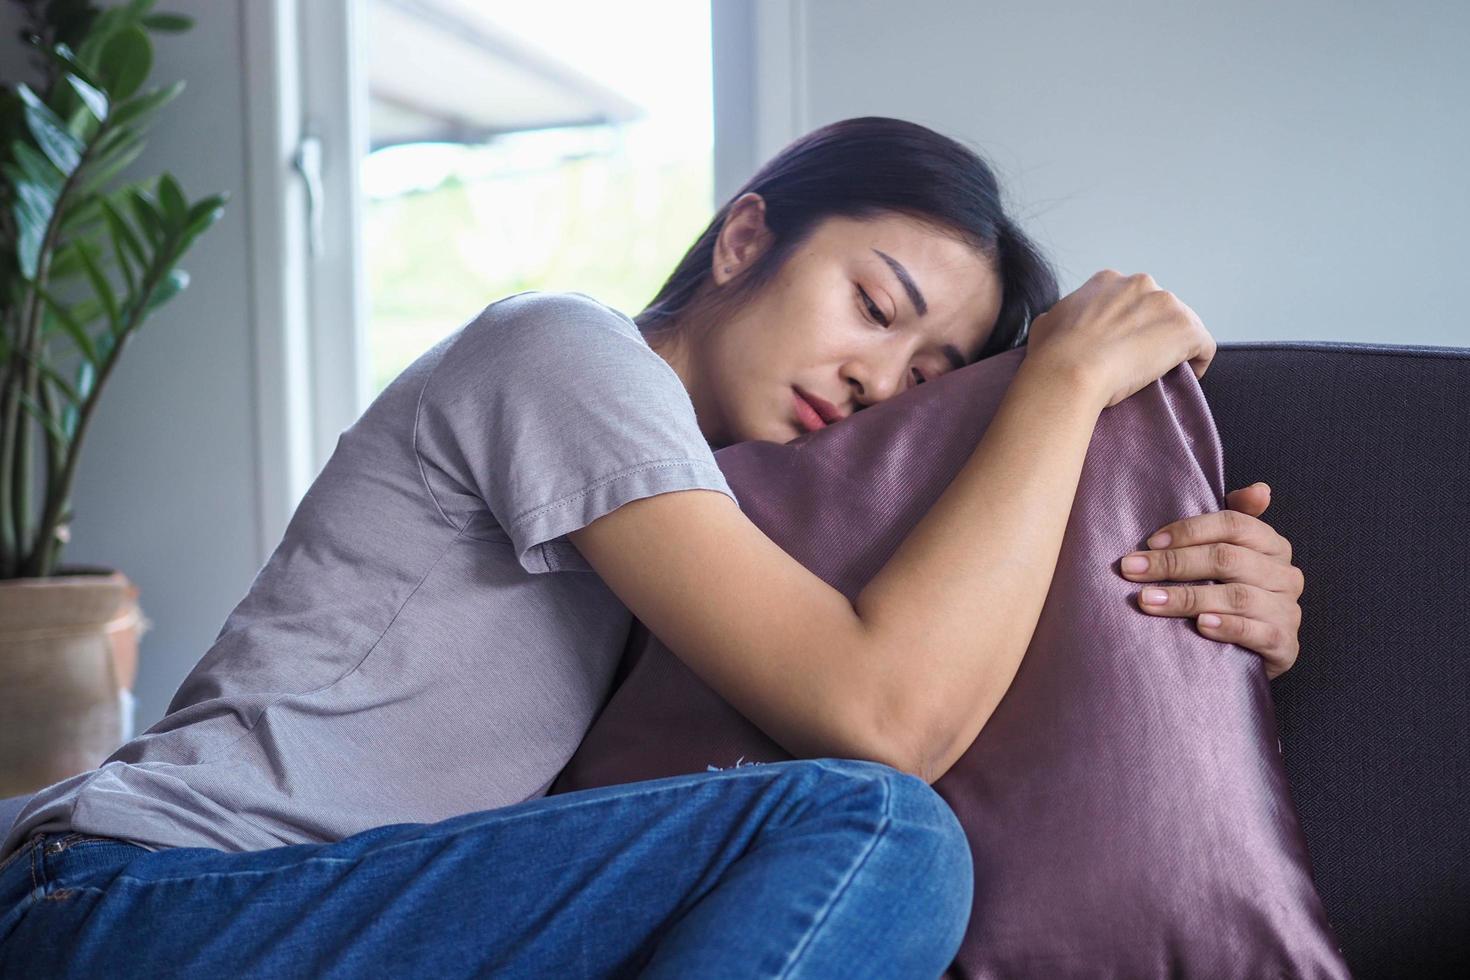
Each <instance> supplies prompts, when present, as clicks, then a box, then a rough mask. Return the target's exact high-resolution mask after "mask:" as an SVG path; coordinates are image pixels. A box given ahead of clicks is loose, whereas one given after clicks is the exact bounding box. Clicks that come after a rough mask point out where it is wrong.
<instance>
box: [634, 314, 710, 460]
mask: <svg viewBox="0 0 1470 980" xmlns="http://www.w3.org/2000/svg"><path fill="white" fill-rule="evenodd" d="M659 333H660V336H659V337H658V338H657V339H655V338H649V339H648V346H649V347H651V348H653V352H654V353H655V354H657V355H658V356H659V357H662V358H663V359H664V361H665V362H667V363H668V365H669V367H671V368H673V369H674V373H675V374H677V375H678V376H679V380H680V381H681V382H682V383H683V385H684V390H685V391H687V392H688V393H689V400H690V402H692V403H693V405H694V415H695V418H696V419H697V420H698V422H699V431H700V433H701V434H702V435H703V436H704V439H705V441H706V442H708V443H709V444H710V445H711V446H712V447H714V448H719V447H718V442H719V437H718V435H717V434H716V431H715V424H716V413H715V407H714V406H713V405H711V404H709V403H708V401H707V399H706V395H705V393H706V392H707V391H708V388H707V387H706V386H705V385H703V384H701V383H700V370H699V367H698V365H697V363H696V359H695V358H694V356H693V352H692V351H691V350H690V348H689V344H688V343H687V342H686V338H685V336H684V331H680V330H678V329H677V328H675V329H672V330H663V331H659Z"/></svg>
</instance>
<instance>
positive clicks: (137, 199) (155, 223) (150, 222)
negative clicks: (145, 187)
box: [128, 187, 163, 246]
mask: <svg viewBox="0 0 1470 980" xmlns="http://www.w3.org/2000/svg"><path fill="white" fill-rule="evenodd" d="M128 204H130V205H132V208H133V214H134V215H136V216H137V218H138V225H139V227H141V228H142V229H143V234H144V235H146V236H147V237H148V241H149V242H150V243H151V244H153V245H155V246H156V245H158V244H159V243H160V242H162V241H163V215H161V214H159V212H158V206H157V205H155V204H154V203H153V202H152V201H150V200H149V199H148V195H147V194H145V193H143V192H142V191H141V190H138V189H137V188H136V187H130V188H128Z"/></svg>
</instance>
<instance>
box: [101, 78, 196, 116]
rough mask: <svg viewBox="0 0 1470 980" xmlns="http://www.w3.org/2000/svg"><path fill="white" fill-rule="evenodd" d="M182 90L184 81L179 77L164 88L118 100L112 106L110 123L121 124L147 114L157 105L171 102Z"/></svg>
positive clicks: (156, 107)
mask: <svg viewBox="0 0 1470 980" xmlns="http://www.w3.org/2000/svg"><path fill="white" fill-rule="evenodd" d="M183 90H184V81H183V79H179V80H178V81H177V82H174V83H173V84H172V85H169V86H167V87H166V88H155V89H149V90H148V91H147V92H145V93H144V94H142V95H139V96H135V97H134V98H131V99H128V100H127V101H126V102H118V103H117V104H115V105H114V106H113V108H112V124H113V125H114V126H121V125H123V124H124V123H127V122H131V121H132V120H134V119H136V118H139V117H141V116H144V115H147V114H148V113H150V112H153V111H154V110H156V109H158V108H159V107H161V106H164V105H166V104H168V103H169V102H172V101H173V100H174V98H175V97H176V96H177V95H178V94H179V93H180V92H182V91H183ZM114 101H116V100H114Z"/></svg>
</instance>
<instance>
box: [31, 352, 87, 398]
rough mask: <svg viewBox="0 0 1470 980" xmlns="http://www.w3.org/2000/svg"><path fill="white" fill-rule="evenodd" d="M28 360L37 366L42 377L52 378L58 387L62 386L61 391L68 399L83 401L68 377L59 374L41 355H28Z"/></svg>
mask: <svg viewBox="0 0 1470 980" xmlns="http://www.w3.org/2000/svg"><path fill="white" fill-rule="evenodd" d="M26 360H27V361H29V362H30V363H32V364H34V365H35V366H36V370H37V371H38V372H40V375H41V377H43V378H46V379H48V380H50V381H51V382H52V383H53V384H55V385H56V387H57V388H60V389H61V393H62V394H63V395H65V396H66V398H67V400H68V401H71V402H78V401H81V399H80V398H78V397H77V393H76V390H75V389H73V388H72V386H71V385H69V384H67V383H66V379H65V378H63V377H62V376H61V375H60V374H58V373H57V371H56V369H55V368H53V367H52V366H51V365H49V364H47V363H46V362H45V361H43V360H42V359H41V358H40V357H37V356H36V355H34V354H29V355H27V356H26Z"/></svg>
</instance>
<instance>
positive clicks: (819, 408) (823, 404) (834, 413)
mask: <svg viewBox="0 0 1470 980" xmlns="http://www.w3.org/2000/svg"><path fill="white" fill-rule="evenodd" d="M795 390H796V393H797V394H798V395H800V396H801V397H802V398H803V399H805V400H806V403H807V404H808V405H810V406H811V407H812V409H813V410H814V411H815V412H816V413H817V415H818V416H819V417H820V418H821V420H822V421H823V422H824V423H825V424H828V425H830V424H832V423H833V422H841V421H842V419H843V414H842V412H841V411H840V410H839V409H838V408H837V406H836V405H833V404H832V403H831V402H829V401H827V400H825V399H823V398H818V397H817V396H816V395H812V394H808V393H807V392H805V391H802V390H801V389H800V388H797V389H795Z"/></svg>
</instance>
